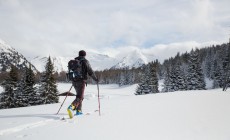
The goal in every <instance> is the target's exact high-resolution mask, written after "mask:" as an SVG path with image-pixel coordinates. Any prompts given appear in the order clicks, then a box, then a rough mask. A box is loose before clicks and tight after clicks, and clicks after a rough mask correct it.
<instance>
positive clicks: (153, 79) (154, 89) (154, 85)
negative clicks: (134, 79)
mask: <svg viewBox="0 0 230 140" xmlns="http://www.w3.org/2000/svg"><path fill="white" fill-rule="evenodd" d="M149 65H150V73H149V74H150V75H149V77H150V79H149V86H150V89H151V93H159V90H158V86H159V84H158V78H157V61H154V62H151V63H150V64H149Z"/></svg>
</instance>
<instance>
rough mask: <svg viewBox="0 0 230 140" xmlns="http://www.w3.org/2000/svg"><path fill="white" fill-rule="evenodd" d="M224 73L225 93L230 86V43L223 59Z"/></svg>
mask: <svg viewBox="0 0 230 140" xmlns="http://www.w3.org/2000/svg"><path fill="white" fill-rule="evenodd" d="M229 41H230V40H229ZM223 72H224V73H223V91H225V90H227V88H228V86H230V43H228V44H227V45H226V50H225V55H224V59H223Z"/></svg>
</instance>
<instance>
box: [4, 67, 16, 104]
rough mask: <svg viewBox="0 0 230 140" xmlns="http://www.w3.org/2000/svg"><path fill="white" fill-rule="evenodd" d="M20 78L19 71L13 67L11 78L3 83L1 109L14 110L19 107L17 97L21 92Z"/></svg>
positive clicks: (10, 73)
mask: <svg viewBox="0 0 230 140" xmlns="http://www.w3.org/2000/svg"><path fill="white" fill-rule="evenodd" d="M18 83H19V76H18V69H17V68H16V67H15V66H13V65H11V70H10V72H9V76H8V77H7V78H6V79H5V80H4V81H3V83H2V86H3V88H4V91H3V92H2V96H1V104H0V108H14V107H18V106H17V105H16V104H15V97H16V95H17V93H18V90H19V85H18Z"/></svg>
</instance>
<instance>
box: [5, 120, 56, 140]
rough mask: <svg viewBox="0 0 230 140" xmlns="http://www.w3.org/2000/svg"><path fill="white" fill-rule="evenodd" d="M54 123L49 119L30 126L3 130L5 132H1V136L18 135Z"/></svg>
mask: <svg viewBox="0 0 230 140" xmlns="http://www.w3.org/2000/svg"><path fill="white" fill-rule="evenodd" d="M52 121H54V119H47V120H44V121H38V122H35V123H29V124H24V125H19V126H16V127H12V128H8V129H3V130H0V136H3V135H9V134H12V133H16V132H19V131H24V130H28V129H33V128H36V127H40V126H44V125H47V124H48V123H50V122H52Z"/></svg>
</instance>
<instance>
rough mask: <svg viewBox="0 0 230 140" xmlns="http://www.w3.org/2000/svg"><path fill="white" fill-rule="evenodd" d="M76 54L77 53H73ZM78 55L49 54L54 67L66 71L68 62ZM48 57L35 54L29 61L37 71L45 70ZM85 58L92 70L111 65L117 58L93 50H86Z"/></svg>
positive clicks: (56, 69) (58, 70)
mask: <svg viewBox="0 0 230 140" xmlns="http://www.w3.org/2000/svg"><path fill="white" fill-rule="evenodd" d="M75 54H78V53H75ZM77 56H78V55H73V56H68V57H62V56H51V60H52V61H53V63H54V69H55V71H57V72H61V71H67V70H68V67H67V65H68V62H69V60H71V59H74V58H75V57H77ZM47 58H48V57H41V56H37V57H35V58H32V59H31V62H32V63H33V64H34V65H35V66H36V68H37V69H38V70H39V71H44V70H45V64H46V61H47ZM86 59H87V60H89V62H90V64H91V66H92V68H93V69H94V70H104V69H108V68H110V67H112V65H114V63H115V62H117V60H116V59H115V58H112V57H109V56H108V55H103V54H97V53H93V52H87V56H86Z"/></svg>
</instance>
